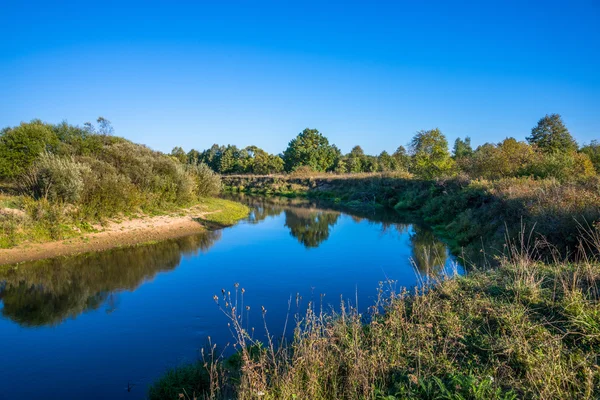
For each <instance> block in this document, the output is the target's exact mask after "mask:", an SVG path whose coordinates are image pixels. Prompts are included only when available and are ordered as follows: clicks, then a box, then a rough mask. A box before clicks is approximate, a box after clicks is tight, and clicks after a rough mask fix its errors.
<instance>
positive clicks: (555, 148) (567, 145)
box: [527, 114, 577, 153]
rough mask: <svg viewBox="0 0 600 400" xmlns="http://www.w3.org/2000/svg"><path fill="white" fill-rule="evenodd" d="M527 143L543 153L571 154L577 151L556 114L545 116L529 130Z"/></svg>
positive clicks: (574, 143) (573, 140)
mask: <svg viewBox="0 0 600 400" xmlns="http://www.w3.org/2000/svg"><path fill="white" fill-rule="evenodd" d="M527 141H528V142H529V143H530V144H532V145H535V146H537V147H538V148H540V149H541V150H542V151H543V152H545V153H557V152H558V153H560V152H571V151H576V150H577V142H575V139H573V137H572V136H571V134H570V133H569V130H568V129H567V127H566V126H565V124H564V123H563V121H562V118H561V117H560V115H558V114H550V115H546V116H545V117H544V118H542V119H540V120H539V121H538V123H537V125H536V126H535V127H534V128H533V129H532V130H531V135H530V136H528V137H527Z"/></svg>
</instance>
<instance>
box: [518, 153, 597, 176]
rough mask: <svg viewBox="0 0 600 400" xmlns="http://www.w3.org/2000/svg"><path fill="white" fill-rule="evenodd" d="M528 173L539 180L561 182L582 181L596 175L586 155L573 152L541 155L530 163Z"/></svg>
mask: <svg viewBox="0 0 600 400" xmlns="http://www.w3.org/2000/svg"><path fill="white" fill-rule="evenodd" d="M529 172H530V173H531V175H533V176H537V177H540V178H550V177H552V178H556V179H559V180H561V181H567V180H573V179H584V178H588V177H590V176H593V175H595V173H596V172H595V170H594V165H593V164H592V161H591V160H590V158H589V157H588V155H587V154H585V153H577V152H575V151H571V152H554V153H543V154H541V155H540V156H539V157H537V158H536V159H535V160H534V161H533V162H532V164H531V166H530V169H529Z"/></svg>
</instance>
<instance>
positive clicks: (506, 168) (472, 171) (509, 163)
mask: <svg viewBox="0 0 600 400" xmlns="http://www.w3.org/2000/svg"><path fill="white" fill-rule="evenodd" d="M535 157H536V153H535V151H534V148H533V147H532V146H530V145H528V144H527V143H525V142H519V141H517V140H516V139H514V138H506V139H504V140H503V141H502V142H500V143H498V144H497V145H495V144H491V143H486V144H484V145H482V146H479V147H478V148H477V150H475V152H474V153H473V155H472V156H471V157H468V158H461V159H458V160H457V162H458V163H459V165H460V166H461V167H462V168H463V169H464V170H465V171H466V172H467V173H468V174H469V175H470V176H471V177H473V178H485V179H500V178H508V177H515V176H522V175H528V174H529V172H528V171H529V168H530V166H531V164H532V162H533V161H534V159H535Z"/></svg>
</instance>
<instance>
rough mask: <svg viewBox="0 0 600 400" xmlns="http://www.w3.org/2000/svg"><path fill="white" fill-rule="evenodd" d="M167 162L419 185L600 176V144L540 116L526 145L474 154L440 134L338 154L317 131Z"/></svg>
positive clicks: (508, 143) (178, 154)
mask: <svg viewBox="0 0 600 400" xmlns="http://www.w3.org/2000/svg"><path fill="white" fill-rule="evenodd" d="M171 156H173V157H175V158H176V159H178V160H179V161H180V162H182V163H184V164H192V165H198V164H202V163H204V164H206V165H208V166H209V167H210V168H211V169H212V170H214V171H215V172H218V173H221V174H246V173H248V174H250V173H252V174H274V173H281V172H294V171H298V170H306V171H313V172H332V173H339V174H342V173H369V172H407V173H411V174H413V175H415V176H417V177H420V178H423V179H435V178H440V177H448V176H455V175H466V176H468V177H470V178H484V179H501V178H507V177H518V176H535V177H540V178H550V177H554V178H557V179H560V180H565V179H569V178H572V177H586V176H591V175H595V174H596V173H597V171H600V143H598V142H597V141H595V140H594V141H592V142H591V143H589V144H587V145H584V146H581V147H579V146H578V144H577V142H576V141H575V139H574V138H573V136H572V135H571V133H570V132H569V130H568V129H567V127H566V126H565V124H564V122H563V121H562V118H561V117H560V115H558V114H551V115H546V116H544V117H543V118H541V119H540V120H539V121H538V123H537V124H536V125H535V126H534V127H533V128H532V130H531V133H530V134H529V136H527V138H526V141H518V140H517V139H515V138H512V137H509V138H506V139H504V140H503V141H501V142H499V143H485V144H483V145H481V146H478V147H477V148H475V149H473V147H472V145H471V139H470V138H469V137H465V138H458V139H456V141H455V142H454V146H453V148H452V150H450V148H449V144H448V141H447V139H446V137H445V135H444V134H443V133H442V132H441V131H440V130H439V129H437V128H436V129H430V130H422V131H419V132H417V133H416V134H415V135H414V137H413V138H412V140H411V141H410V143H409V144H408V145H407V146H406V147H404V146H399V147H398V148H397V149H396V150H395V151H394V152H392V153H391V154H390V153H388V152H387V151H383V152H381V154H379V155H368V154H365V152H364V151H363V149H362V148H361V147H360V146H355V147H353V148H352V150H351V151H350V152H349V153H347V154H342V152H341V151H340V149H339V148H338V147H337V146H336V145H335V144H330V143H329V140H328V139H327V138H326V137H325V136H324V135H323V134H322V133H321V132H319V131H318V130H316V129H309V128H307V129H305V130H303V131H302V132H301V133H300V134H298V136H296V137H295V138H294V139H292V140H291V141H290V142H289V144H288V147H287V148H286V150H285V151H284V152H283V153H281V154H278V155H275V154H269V153H268V152H266V151H264V150H263V149H260V148H258V147H256V146H248V147H246V148H243V149H240V148H238V147H236V146H234V145H227V146H219V145H217V144H215V145H213V146H212V147H211V148H209V149H206V150H204V151H202V152H200V151H197V150H194V149H192V150H190V151H189V152H187V153H186V152H185V151H184V150H183V149H182V148H181V147H175V148H174V149H173V150H172V152H171Z"/></svg>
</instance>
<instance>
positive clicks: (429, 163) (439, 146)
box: [410, 128, 454, 179]
mask: <svg viewBox="0 0 600 400" xmlns="http://www.w3.org/2000/svg"><path fill="white" fill-rule="evenodd" d="M410 148H411V153H412V158H413V163H412V164H413V165H412V168H413V171H414V173H415V174H416V175H417V176H420V177H422V178H425V179H433V178H438V177H441V176H444V175H447V174H449V173H451V172H452V169H453V167H454V162H453V160H452V158H450V153H449V151H448V141H447V140H446V137H445V136H444V135H443V134H442V132H441V131H440V130H439V129H437V128H436V129H431V130H428V131H419V132H417V134H416V135H415V136H414V137H413V139H412V141H411V143H410Z"/></svg>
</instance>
